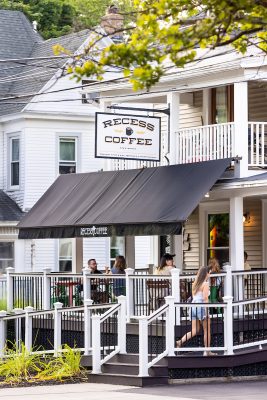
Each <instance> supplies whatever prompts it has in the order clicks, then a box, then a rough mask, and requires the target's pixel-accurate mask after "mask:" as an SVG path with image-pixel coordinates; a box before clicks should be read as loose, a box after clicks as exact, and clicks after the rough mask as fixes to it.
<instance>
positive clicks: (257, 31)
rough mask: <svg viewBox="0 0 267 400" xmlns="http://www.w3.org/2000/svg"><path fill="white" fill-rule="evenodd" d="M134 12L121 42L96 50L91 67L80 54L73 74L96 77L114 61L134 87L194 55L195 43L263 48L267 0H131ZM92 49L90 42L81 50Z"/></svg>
mask: <svg viewBox="0 0 267 400" xmlns="http://www.w3.org/2000/svg"><path fill="white" fill-rule="evenodd" d="M133 15H135V17H136V22H135V25H134V26H133V27H131V26H128V27H127V33H129V32H130V34H129V37H128V39H127V40H126V42H125V43H119V44H112V45H111V46H109V47H108V48H106V49H105V50H103V51H99V57H98V59H97V61H96V62H95V65H94V66H93V65H91V66H90V68H88V65H87V64H86V62H85V63H84V64H83V65H82V66H81V65H80V64H81V61H80V60H79V67H78V68H75V65H74V68H73V70H72V72H73V73H74V76H76V77H77V78H79V77H81V76H91V77H92V76H95V77H97V78H98V77H99V76H101V74H102V71H101V69H102V70H103V66H110V65H112V66H114V65H115V66H118V67H122V68H123V70H124V75H125V76H126V77H128V79H129V80H130V82H131V83H132V85H133V88H134V89H143V88H147V89H148V88H150V87H151V86H152V85H154V84H155V83H156V82H158V81H159V79H160V78H161V76H162V75H164V74H166V72H168V70H169V68H170V67H171V66H173V65H175V66H176V67H184V66H185V65H186V64H187V63H189V62H191V61H192V60H194V59H195V58H196V56H197V51H199V50H198V49H200V51H201V49H205V52H207V50H208V49H214V48H216V47H220V46H225V45H230V44H231V45H232V46H233V47H234V49H236V50H237V51H239V52H241V53H244V52H245V51H246V49H247V47H248V46H250V45H254V46H257V47H259V48H261V49H262V50H263V51H266V50H267V32H266V23H267V1H266V0H238V1H236V0H191V1H189V0H135V1H134V11H133ZM98 40H99V38H97V39H96V42H97V41H98ZM92 51H93V45H92V43H91V44H90V46H89V47H88V49H87V52H86V54H85V55H86V56H87V57H88V56H90V55H91V53H92ZM98 71H99V74H98Z"/></svg>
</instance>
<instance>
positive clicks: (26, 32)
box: [0, 10, 90, 116]
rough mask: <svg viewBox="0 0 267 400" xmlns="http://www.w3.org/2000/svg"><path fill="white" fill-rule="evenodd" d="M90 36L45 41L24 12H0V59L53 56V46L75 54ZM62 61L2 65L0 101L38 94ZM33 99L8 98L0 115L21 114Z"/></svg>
mask: <svg viewBox="0 0 267 400" xmlns="http://www.w3.org/2000/svg"><path fill="white" fill-rule="evenodd" d="M89 34H90V31H89V30H88V29H86V30H83V31H81V32H76V33H71V34H69V35H65V36H61V37H58V38H54V39H48V40H44V39H42V38H41V36H40V35H39V34H38V33H37V32H35V31H34V30H33V27H32V24H31V22H30V21H29V20H28V19H27V18H26V17H25V15H24V14H23V13H21V12H20V11H5V10H0V43H1V46H0V59H12V58H33V59H35V58H37V57H49V56H54V53H53V48H52V47H53V46H54V45H55V44H60V45H61V46H63V47H66V48H67V49H68V50H70V51H71V52H74V51H76V50H77V49H78V48H79V47H80V46H81V45H82V44H83V43H84V42H85V40H86V39H87V38H88V36H89ZM64 62H65V60H63V59H57V60H47V61H42V60H40V61H38V60H33V61H28V62H27V63H28V65H22V64H21V63H18V62H9V63H5V64H4V67H3V68H1V71H0V98H1V97H8V96H13V95H21V94H27V93H37V92H39V91H40V90H41V89H42V87H43V86H44V85H45V84H46V83H47V82H48V81H49V80H50V79H51V78H52V77H53V76H54V74H55V73H56V71H57V70H58V68H60V67H62V66H63V65H64ZM1 67H2V65H1ZM18 74H20V75H18ZM4 81H5V82H4ZM32 98H33V96H29V97H27V98H23V99H18V100H12V99H10V100H9V101H8V100H7V101H6V102H5V103H9V104H4V102H0V116H1V115H6V114H13V113H17V112H20V111H22V110H23V108H24V107H25V106H26V105H27V103H28V102H29V101H30V100H31V99H32ZM11 103H13V104H11Z"/></svg>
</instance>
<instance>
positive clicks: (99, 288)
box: [88, 258, 109, 304]
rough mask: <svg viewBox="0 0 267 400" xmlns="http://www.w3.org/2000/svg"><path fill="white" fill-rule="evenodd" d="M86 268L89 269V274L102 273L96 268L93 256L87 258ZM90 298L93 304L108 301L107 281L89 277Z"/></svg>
mask: <svg viewBox="0 0 267 400" xmlns="http://www.w3.org/2000/svg"><path fill="white" fill-rule="evenodd" d="M88 268H89V269H90V270H91V274H94V275H95V274H100V275H102V272H101V271H99V270H98V269H97V262H96V260H95V258H90V260H88ZM91 299H92V300H93V301H94V303H95V304H99V303H108V299H109V296H108V282H105V281H104V279H101V280H100V279H91Z"/></svg>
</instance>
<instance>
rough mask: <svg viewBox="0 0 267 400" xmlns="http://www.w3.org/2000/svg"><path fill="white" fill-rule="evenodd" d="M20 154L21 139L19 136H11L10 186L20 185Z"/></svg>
mask: <svg viewBox="0 0 267 400" xmlns="http://www.w3.org/2000/svg"><path fill="white" fill-rule="evenodd" d="M19 154H20V140H19V138H18V137H11V138H10V186H11V187H12V186H19V178H20V176H19Z"/></svg>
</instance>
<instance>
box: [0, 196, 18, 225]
mask: <svg viewBox="0 0 267 400" xmlns="http://www.w3.org/2000/svg"><path fill="white" fill-rule="evenodd" d="M23 215H24V212H22V211H21V209H20V208H19V206H18V205H17V203H15V201H14V200H12V199H11V198H10V197H9V196H8V195H7V194H6V193H5V192H3V190H0V221H1V222H3V221H14V222H17V221H20V219H21V218H22V217H23Z"/></svg>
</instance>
